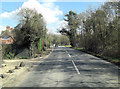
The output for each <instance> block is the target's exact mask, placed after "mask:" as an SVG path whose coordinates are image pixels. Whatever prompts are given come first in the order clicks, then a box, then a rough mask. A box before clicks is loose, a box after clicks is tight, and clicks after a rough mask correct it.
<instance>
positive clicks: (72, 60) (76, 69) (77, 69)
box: [72, 60, 80, 74]
mask: <svg viewBox="0 0 120 89" xmlns="http://www.w3.org/2000/svg"><path fill="white" fill-rule="evenodd" d="M72 63H73V65H74V67H75V70H76V71H77V73H78V74H80V72H79V70H78V68H77V66H76V65H75V63H74V61H73V60H72Z"/></svg>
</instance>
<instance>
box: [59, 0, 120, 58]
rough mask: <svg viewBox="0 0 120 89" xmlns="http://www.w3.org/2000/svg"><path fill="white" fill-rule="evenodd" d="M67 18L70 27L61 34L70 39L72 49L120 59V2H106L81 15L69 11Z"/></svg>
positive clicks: (61, 31) (62, 30) (64, 28)
mask: <svg viewBox="0 0 120 89" xmlns="http://www.w3.org/2000/svg"><path fill="white" fill-rule="evenodd" d="M65 18H67V19H64V20H65V21H67V22H68V25H67V26H65V27H63V28H62V29H59V32H60V33H61V34H64V35H67V36H68V37H69V39H70V44H71V46H72V47H75V48H83V49H84V50H85V51H89V52H93V53H95V54H99V55H101V56H105V57H112V58H113V57H114V58H120V37H119V35H120V26H119V25H120V2H106V3H104V5H101V7H99V8H98V9H95V10H92V9H91V8H90V9H89V10H87V11H86V12H82V13H80V14H77V13H75V12H73V11H69V13H68V14H66V15H65Z"/></svg>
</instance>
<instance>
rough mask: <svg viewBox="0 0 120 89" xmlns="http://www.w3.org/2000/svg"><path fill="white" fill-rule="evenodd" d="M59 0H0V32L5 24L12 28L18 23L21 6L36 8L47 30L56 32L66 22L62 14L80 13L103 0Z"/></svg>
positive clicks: (97, 5)
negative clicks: (0, 0)
mask: <svg viewBox="0 0 120 89" xmlns="http://www.w3.org/2000/svg"><path fill="white" fill-rule="evenodd" d="M60 1H61V2H60ZM60 1H57V0H49V2H48V1H45V0H2V2H1V3H0V6H2V7H0V32H1V31H2V30H5V27H6V26H10V27H12V28H14V27H15V26H16V25H17V24H18V18H17V13H18V12H19V10H20V9H21V8H30V9H36V11H37V12H38V13H41V14H42V15H43V17H44V19H45V21H46V24H47V28H48V32H51V33H57V30H56V29H57V28H58V27H60V26H62V25H64V24H66V22H65V21H63V18H64V15H65V14H67V13H68V12H69V11H70V10H72V11H74V12H76V13H81V12H83V11H85V10H87V9H88V8H89V7H92V8H93V9H94V8H95V7H96V8H97V7H99V6H100V4H102V3H103V0H60ZM83 1H84V2H83ZM85 1H86V2H85ZM88 1H91V2H88ZM98 1H99V2H98ZM100 1H101V2H100Z"/></svg>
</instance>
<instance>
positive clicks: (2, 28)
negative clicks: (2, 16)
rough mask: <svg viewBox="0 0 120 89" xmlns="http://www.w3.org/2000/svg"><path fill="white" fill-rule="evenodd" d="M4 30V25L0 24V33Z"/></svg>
mask: <svg viewBox="0 0 120 89" xmlns="http://www.w3.org/2000/svg"><path fill="white" fill-rule="evenodd" d="M4 30H6V27H4V26H2V25H0V34H1V32H2V31H4Z"/></svg>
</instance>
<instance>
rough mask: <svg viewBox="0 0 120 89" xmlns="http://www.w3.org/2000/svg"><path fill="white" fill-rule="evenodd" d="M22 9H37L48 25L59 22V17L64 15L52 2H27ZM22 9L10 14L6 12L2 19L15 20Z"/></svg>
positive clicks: (1, 15) (31, 0)
mask: <svg viewBox="0 0 120 89" xmlns="http://www.w3.org/2000/svg"><path fill="white" fill-rule="evenodd" d="M53 1H55V0H53ZM21 8H29V9H35V10H36V11H37V12H38V13H41V14H42V15H43V17H44V19H45V21H46V23H47V24H51V23H55V22H56V21H58V20H59V18H58V17H57V16H59V15H62V14H63V12H62V11H60V10H59V7H58V6H55V5H54V3H52V2H50V3H48V2H44V3H42V4H41V3H39V2H38V1H37V0H29V1H27V2H24V3H23V5H22V7H21ZM21 8H19V9H17V10H16V11H12V12H10V13H9V12H4V13H2V14H0V18H14V17H16V15H17V13H18V12H19V10H20V9H21Z"/></svg>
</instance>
